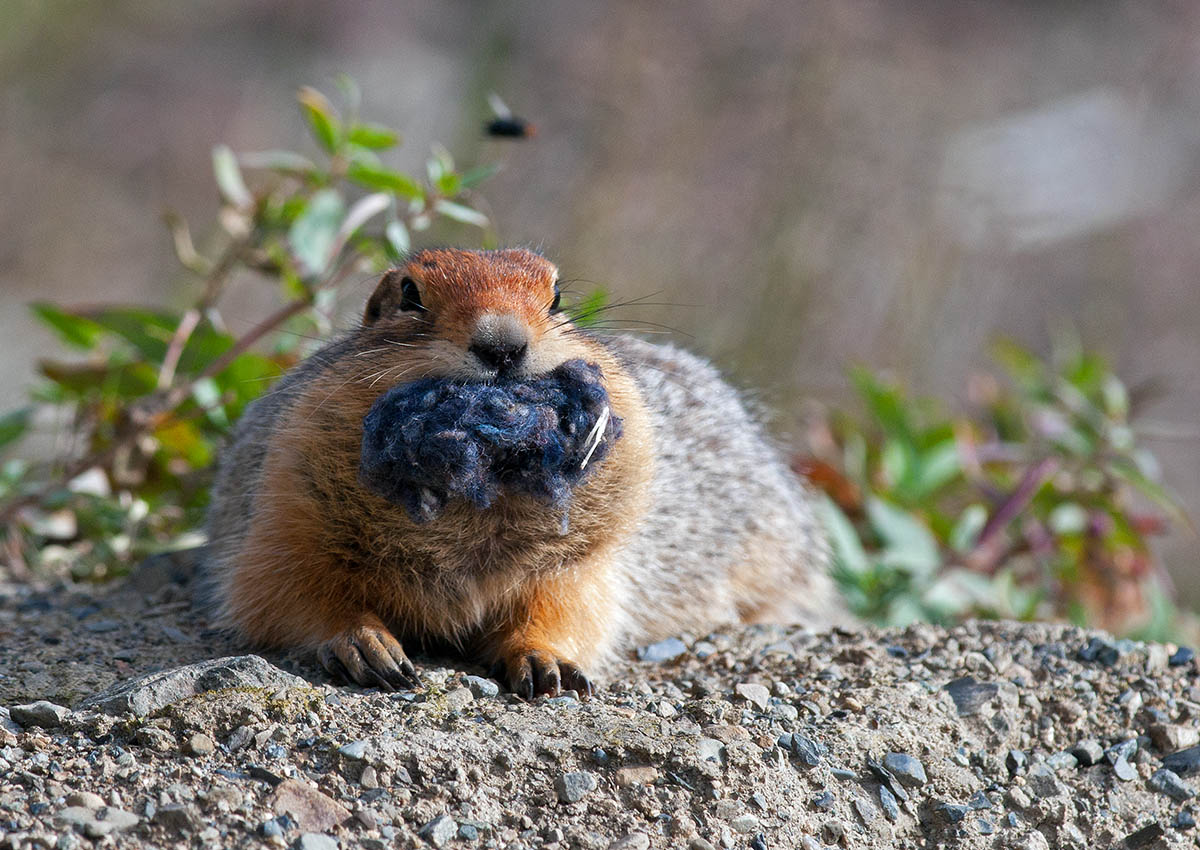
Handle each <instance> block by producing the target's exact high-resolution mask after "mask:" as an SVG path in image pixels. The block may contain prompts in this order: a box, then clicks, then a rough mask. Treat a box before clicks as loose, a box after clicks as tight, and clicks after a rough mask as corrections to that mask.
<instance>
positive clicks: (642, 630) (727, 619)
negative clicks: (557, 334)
mask: <svg viewBox="0 0 1200 850" xmlns="http://www.w3.org/2000/svg"><path fill="white" fill-rule="evenodd" d="M605 342H606V343H607V344H608V346H609V348H610V349H611V350H612V351H613V352H614V353H616V354H617V355H618V356H619V357H620V358H621V359H622V360H623V361H624V364H625V367H626V369H627V370H628V371H629V372H630V374H631V375H633V377H634V379H635V380H636V381H637V384H638V386H639V388H640V389H641V391H642V395H643V397H644V398H645V400H646V405H647V407H648V408H649V410H650V414H651V422H652V425H653V427H654V431H655V447H656V451H655V456H656V459H657V467H656V470H655V477H654V482H653V484H652V485H651V489H652V493H651V499H652V502H651V508H650V511H649V512H648V513H647V515H646V517H645V520H644V522H643V524H642V525H641V527H640V528H639V529H638V530H637V532H636V533H635V534H634V537H633V539H632V540H631V541H630V543H629V545H628V546H627V547H625V548H624V549H623V550H622V551H621V553H620V554H619V556H618V566H619V569H620V572H621V574H622V575H623V577H624V579H625V580H626V581H627V582H628V583H629V586H630V587H631V588H632V589H633V590H634V595H633V596H632V597H631V598H633V599H636V600H637V604H636V606H635V607H633V608H631V609H630V610H628V611H627V612H626V613H627V614H628V616H629V617H630V621H629V622H628V623H627V624H626V629H625V631H626V634H627V636H628V637H627V638H626V641H625V643H626V644H633V645H637V644H641V643H644V642H646V641H650V640H657V639H659V638H662V637H667V636H668V635H665V634H663V633H662V631H661V629H662V627H661V623H663V622H672V623H674V624H675V625H676V628H675V629H674V631H679V630H680V628H682V629H683V630H685V631H687V630H691V631H693V632H694V633H700V634H703V633H705V632H707V631H708V630H709V629H711V628H712V625H713V624H715V623H734V622H737V621H739V620H741V619H749V620H751V621H754V622H780V623H804V624H806V625H811V626H814V627H823V626H828V625H832V624H834V623H837V622H841V621H844V620H846V619H848V618H847V616H846V614H845V612H844V608H843V606H842V603H841V601H840V599H839V598H838V596H837V593H836V591H835V590H834V587H833V582H832V581H831V579H830V578H829V560H830V556H829V546H828V543H827V541H826V538H825V534H824V531H823V530H822V529H821V527H820V524H819V522H818V520H817V517H816V514H815V512H814V508H813V503H812V495H811V494H810V493H809V492H808V490H807V489H806V488H805V486H804V485H803V484H802V483H801V481H800V479H799V478H798V477H797V476H796V475H795V474H794V473H793V472H792V471H791V470H790V469H788V468H787V466H786V465H785V464H784V461H783V456H782V453H781V452H780V451H779V450H778V449H777V448H776V446H774V445H773V444H772V442H771V440H770V439H769V437H768V436H767V435H766V433H765V431H764V429H763V427H762V425H761V424H760V423H759V422H757V421H756V420H755V419H754V418H753V417H752V416H751V415H750V413H748V412H747V409H746V406H745V404H744V403H743V402H742V400H741V399H740V397H739V396H738V393H737V392H736V391H735V390H734V389H733V388H732V387H730V386H729V384H727V383H725V381H724V380H722V378H721V376H720V375H719V374H718V373H717V371H716V369H714V368H713V367H712V366H711V365H710V364H708V363H707V362H705V361H704V360H701V359H700V358H699V357H696V356H695V355H692V354H689V353H688V352H686V351H683V350H681V349H679V348H676V347H674V346H672V345H652V344H650V343H647V342H643V341H641V340H639V339H634V338H631V337H617V336H615V337H609V338H606V339H605ZM751 547H755V549H756V551H758V552H760V553H766V554H767V555H768V559H767V563H769V564H770V565H771V566H770V568H769V574H768V575H765V576H748V575H747V574H746V572H747V569H748V567H747V566H746V563H747V561H746V559H745V555H746V554H747V553H748V552H749V551H750V549H751ZM680 587H704V588H706V592H705V593H704V594H703V595H700V594H695V595H684V594H680V593H679V590H678V588H680Z"/></svg>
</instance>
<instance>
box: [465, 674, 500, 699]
mask: <svg viewBox="0 0 1200 850" xmlns="http://www.w3.org/2000/svg"><path fill="white" fill-rule="evenodd" d="M463 684H465V685H466V686H467V687H468V688H470V690H471V693H472V694H473V695H474V696H475V698H476V699H491V698H492V697H495V696H499V695H500V685H499V683H497V682H495V681H494V680H492V679H485V678H483V677H482V676H463Z"/></svg>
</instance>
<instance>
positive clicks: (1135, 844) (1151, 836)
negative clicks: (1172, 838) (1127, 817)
mask: <svg viewBox="0 0 1200 850" xmlns="http://www.w3.org/2000/svg"><path fill="white" fill-rule="evenodd" d="M1166 834H1167V831H1166V830H1165V829H1163V827H1162V824H1160V823H1152V824H1149V825H1147V826H1143V827H1142V828H1141V829H1138V830H1135V831H1134V832H1131V833H1129V835H1126V836H1125V846H1126V847H1128V848H1130V850H1138V848H1140V847H1149V846H1150V845H1151V844H1153V843H1154V842H1156V841H1158V839H1160V838H1162V837H1163V836H1164V835H1166Z"/></svg>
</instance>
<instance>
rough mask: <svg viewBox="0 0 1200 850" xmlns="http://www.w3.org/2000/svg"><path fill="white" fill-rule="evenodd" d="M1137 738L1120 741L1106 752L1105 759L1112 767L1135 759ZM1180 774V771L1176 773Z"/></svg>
mask: <svg viewBox="0 0 1200 850" xmlns="http://www.w3.org/2000/svg"><path fill="white" fill-rule="evenodd" d="M1137 749H1138V742H1137V738H1127V739H1125V740H1124V741H1119V742H1117V743H1115V744H1113V745H1112V746H1111V747H1109V748H1108V749H1107V750H1105V751H1104V758H1105V760H1107V761H1108V763H1109V764H1111V765H1116V763H1117V761H1119V760H1120V759H1125V760H1127V761H1128V760H1129V759H1131V758H1133V754H1134V753H1136V752H1137ZM1175 772H1176V773H1178V772H1179V771H1175Z"/></svg>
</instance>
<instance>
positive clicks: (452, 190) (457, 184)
mask: <svg viewBox="0 0 1200 850" xmlns="http://www.w3.org/2000/svg"><path fill="white" fill-rule="evenodd" d="M436 185H437V190H438V192H440V193H441V194H443V195H445V196H446V197H447V198H453V197H454V196H455V195H457V194H458V193H459V192H461V191H462V177H460V176H459V175H458V172H456V171H451V172H448V173H446V174H443V175H442V176H441V177H439V178H438V179H437V184H436Z"/></svg>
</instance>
